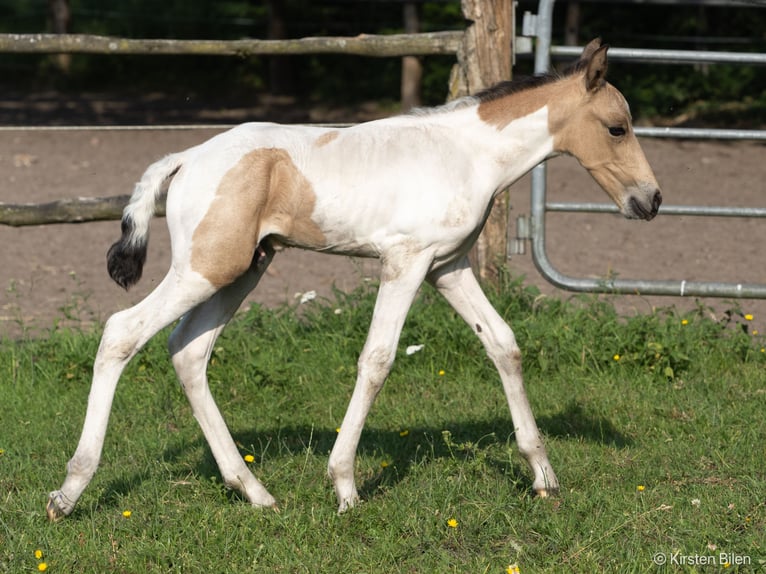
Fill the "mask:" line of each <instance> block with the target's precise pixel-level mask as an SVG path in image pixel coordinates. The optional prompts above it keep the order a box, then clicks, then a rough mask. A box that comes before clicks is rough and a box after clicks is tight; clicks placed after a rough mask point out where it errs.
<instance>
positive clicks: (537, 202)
mask: <svg viewBox="0 0 766 574" xmlns="http://www.w3.org/2000/svg"><path fill="white" fill-rule="evenodd" d="M554 2H555V0H540V4H539V6H538V14H537V18H536V22H535V28H536V30H535V34H536V38H537V42H536V47H535V73H537V74H541V73H545V72H547V71H548V69H549V67H550V56H551V54H553V55H557V56H558V55H562V56H564V55H565V56H573V57H576V56H579V55H580V52H581V48H578V47H570V46H551V33H552V21H553V4H554ZM609 56H610V57H614V58H615V59H631V60H633V59H638V60H643V61H666V60H669V59H673V60H674V61H673V62H672V63H696V62H729V63H740V64H741V63H746V64H766V54H752V53H741V52H736V53H735V52H693V51H680V50H638V49H626V48H610V50H609ZM636 134H637V135H641V136H647V137H668V138H695V139H699V138H711V139H725V140H761V141H762V140H766V131H764V130H713V129H696V128H694V129H689V128H662V127H641V128H636ZM546 180H547V171H546V166H545V163H542V164H540V165H538V166H537V167H535V168H534V169H533V170H532V191H531V215H530V235H531V240H532V260H533V261H534V263H535V266H536V267H537V269H538V270H539V271H540V273H541V274H542V276H543V277H545V279H547V280H548V281H549V282H551V283H553V284H554V285H556V286H557V287H560V288H562V289H568V290H570V291H580V292H585V291H587V292H593V293H615V294H643V295H674V296H693V297H732V298H743V297H744V298H754V299H766V285H761V284H752V283H722V282H703V281H688V280H684V279H680V280H643V279H618V278H604V279H591V278H579V277H570V276H568V275H565V274H563V273H561V272H560V271H559V270H558V269H556V268H555V267H554V266H553V265H552V264H551V262H550V260H549V259H548V256H547V253H546V251H545V213H546V211H557V212H562V211H566V212H580V213H582V212H596V213H616V212H617V211H618V209H617V207H616V206H614V205H611V204H606V203H556V202H551V203H548V202H547V201H546V188H547V182H546ZM660 213H661V214H662V215H688V216H714V217H766V208H761V207H749V208H748V207H713V206H686V205H665V206H662V207H661V208H660Z"/></svg>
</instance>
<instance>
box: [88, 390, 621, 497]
mask: <svg viewBox="0 0 766 574" xmlns="http://www.w3.org/2000/svg"><path fill="white" fill-rule="evenodd" d="M537 420H538V426H539V428H540V430H541V431H542V433H543V434H544V435H546V436H553V437H556V438H559V439H565V440H566V439H572V440H578V441H580V440H585V441H588V442H591V443H596V444H603V445H607V446H611V447H616V448H624V447H627V446H630V445H631V444H632V441H631V440H630V438H628V437H627V436H625V435H624V434H622V433H621V432H620V431H619V429H618V428H617V427H616V426H615V425H614V424H613V423H612V421H611V420H609V419H608V418H606V417H604V416H598V415H593V414H591V413H589V412H588V410H587V408H585V407H583V406H582V405H581V404H580V403H578V402H577V401H575V400H572V401H571V402H570V403H568V404H567V405H566V407H564V408H563V409H562V410H561V411H559V412H557V413H555V414H552V415H546V416H542V417H539V418H538V419H537ZM445 429H449V432H450V438H449V441H446V440H445V439H444V437H443V432H444V430H445ZM512 434H513V430H512V423H511V419H510V416H509V417H507V418H506V417H502V418H495V419H492V420H487V421H477V422H475V423H468V424H466V423H465V422H464V421H461V422H454V423H446V424H445V425H443V426H442V427H439V428H436V427H422V428H412V429H409V435H408V437H407V439H406V440H403V439H402V437H401V436H400V434H399V432H398V431H391V430H381V429H378V428H375V427H372V426H368V427H366V428H365V430H364V432H363V434H362V439H361V441H360V443H359V450H358V454H360V455H373V454H375V453H379V452H387V453H391V456H392V459H391V460H390V461H389V462H390V465H391V466H392V467H393V469H394V471H393V472H378V473H376V474H374V475H373V476H371V477H369V478H367V479H365V480H363V481H360V483H359V484H358V487H359V493H360V496H361V497H362V498H363V499H368V500H369V499H373V498H375V496H376V495H377V494H378V493H379V492H380V491H381V488H382V487H387V488H391V487H395V486H396V485H397V484H398V483H400V482H401V481H402V480H404V479H405V478H406V477H407V476H408V475H409V474H410V472H411V471H412V469H413V468H414V467H415V466H417V465H419V464H424V463H425V464H427V463H428V461H430V460H439V459H442V458H445V457H457V458H459V457H470V456H472V452H471V448H466V447H465V445H467V444H473V445H476V448H477V449H479V448H482V444H485V441H487V440H489V441H493V442H496V443H505V442H506V441H507V440H508V439H511V440H512ZM336 437H337V433H336V432H335V431H334V430H332V431H330V430H317V429H316V428H312V427H309V426H295V427H273V428H261V429H252V430H249V431H245V432H238V433H236V435H235V440H237V441H238V442H239V443H242V444H248V445H254V446H255V449H256V452H254V453H253V454H254V456H255V458H256V460H263V461H268V460H272V459H276V458H278V457H280V456H285V453H287V454H288V455H289V454H291V453H292V454H296V453H305V451H306V448H307V447H308V446H310V447H311V449H312V450H313V451H314V452H316V453H321V455H320V456H324V455H325V453H328V452H330V450H331V449H332V447H333V444H334V443H335V439H336ZM203 440H204V439H203V438H202V436H201V433H200V437H199V439H197V440H196V441H191V442H190V441H189V440H188V439H187V440H184V441H183V443H182V444H178V445H177V446H171V447H169V448H168V449H166V450H165V452H164V459H165V460H166V461H168V462H174V461H177V460H181V459H186V458H187V453H188V451H189V450H190V449H196V448H197V447H199V446H200V445H201V444H202V443H203ZM276 443H278V445H277V444H276ZM275 445H276V446H275ZM514 459H515V460H509V459H508V458H505V457H504V458H502V459H500V458H492V457H490V458H488V460H487V464H488V465H489V466H490V467H492V468H493V469H495V470H496V471H497V472H498V473H499V474H501V475H503V476H510V477H514V479H513V480H510V481H509V488H515V489H517V490H519V491H520V492H524V491H529V490H530V489H531V485H532V481H531V475H530V473H529V470H528V469H527V467H526V464H525V463H524V461H523V460H522V459H521V457H518V456H517V457H514ZM197 472H198V473H199V474H200V475H201V476H218V475H219V471H218V467H217V465H216V462H215V460H214V458H213V456H212V453H211V451H210V449H209V448H206V449H205V455H204V457H203V459H202V460H201V461H200V463H199V465H198V467H197ZM147 478H148V477H147V474H146V473H145V472H144V473H135V474H133V475H131V476H127V477H121V478H120V479H118V480H114V481H112V482H111V483H109V484H108V485H107V486H106V489H105V493H104V494H103V495H102V496H101V499H100V500H99V501H98V504H99V505H101V506H107V507H114V506H116V505H117V504H118V503H119V499H120V497H122V496H124V495H126V494H128V493H129V492H130V491H131V490H133V489H134V488H136V487H137V486H139V485H140V484H141V483H142V482H143V481H144V480H145V479H147ZM265 479H266V483H267V485H268V477H265ZM328 487H329V480H328ZM231 497H232V498H233V499H241V497H240V495H239V494H238V493H232V494H231Z"/></svg>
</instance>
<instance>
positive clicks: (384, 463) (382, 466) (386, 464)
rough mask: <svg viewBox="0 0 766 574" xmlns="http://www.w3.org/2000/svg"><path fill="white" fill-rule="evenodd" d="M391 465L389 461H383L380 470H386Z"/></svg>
mask: <svg viewBox="0 0 766 574" xmlns="http://www.w3.org/2000/svg"><path fill="white" fill-rule="evenodd" d="M389 464H391V463H390V462H388V461H387V460H381V461H380V468H386V467H387V466H388V465H389Z"/></svg>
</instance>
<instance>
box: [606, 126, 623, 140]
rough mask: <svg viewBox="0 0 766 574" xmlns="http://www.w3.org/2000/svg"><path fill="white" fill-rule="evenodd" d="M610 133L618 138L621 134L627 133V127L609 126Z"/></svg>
mask: <svg viewBox="0 0 766 574" xmlns="http://www.w3.org/2000/svg"><path fill="white" fill-rule="evenodd" d="M609 135H610V136H614V137H616V138H618V137H620V136H624V135H625V128H621V127H611V128H609Z"/></svg>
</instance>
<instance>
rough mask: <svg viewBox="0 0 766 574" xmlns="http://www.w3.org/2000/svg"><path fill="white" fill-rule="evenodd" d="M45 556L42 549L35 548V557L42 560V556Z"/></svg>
mask: <svg viewBox="0 0 766 574" xmlns="http://www.w3.org/2000/svg"><path fill="white" fill-rule="evenodd" d="M42 557H43V551H42V550H35V558H37V559H38V560H40V558H42Z"/></svg>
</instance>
